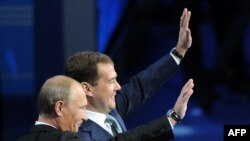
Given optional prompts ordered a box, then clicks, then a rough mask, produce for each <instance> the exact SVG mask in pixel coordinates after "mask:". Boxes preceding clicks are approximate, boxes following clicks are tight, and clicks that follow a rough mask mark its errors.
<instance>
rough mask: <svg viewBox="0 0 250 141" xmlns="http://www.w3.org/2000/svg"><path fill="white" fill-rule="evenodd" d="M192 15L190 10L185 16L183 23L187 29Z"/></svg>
mask: <svg viewBox="0 0 250 141" xmlns="http://www.w3.org/2000/svg"><path fill="white" fill-rule="evenodd" d="M190 17H191V12H190V11H188V12H187V14H186V17H185V21H184V25H183V26H184V28H185V29H188V27H189V20H190Z"/></svg>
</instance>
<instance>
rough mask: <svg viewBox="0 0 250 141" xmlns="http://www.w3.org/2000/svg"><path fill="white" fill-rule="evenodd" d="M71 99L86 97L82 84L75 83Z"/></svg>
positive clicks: (71, 91)
mask: <svg viewBox="0 0 250 141" xmlns="http://www.w3.org/2000/svg"><path fill="white" fill-rule="evenodd" d="M70 93H71V99H72V100H73V99H78V98H79V97H82V98H84V97H85V96H86V94H85V92H84V90H83V88H82V86H81V84H78V83H76V84H73V85H72V87H71V90H70Z"/></svg>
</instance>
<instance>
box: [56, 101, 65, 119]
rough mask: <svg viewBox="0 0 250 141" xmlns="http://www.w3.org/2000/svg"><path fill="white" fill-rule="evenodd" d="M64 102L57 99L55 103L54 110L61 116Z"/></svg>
mask: <svg viewBox="0 0 250 141" xmlns="http://www.w3.org/2000/svg"><path fill="white" fill-rule="evenodd" d="M64 105H65V104H64V102H63V101H57V102H56V103H55V112H56V114H57V115H58V116H61V115H62V112H63V108H64Z"/></svg>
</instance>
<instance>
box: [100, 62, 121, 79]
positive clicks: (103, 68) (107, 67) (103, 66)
mask: <svg viewBox="0 0 250 141" xmlns="http://www.w3.org/2000/svg"><path fill="white" fill-rule="evenodd" d="M97 69H98V74H99V75H100V77H105V78H107V79H110V78H112V77H116V76H117V74H116V71H115V68H114V65H113V64H111V63H98V64H97Z"/></svg>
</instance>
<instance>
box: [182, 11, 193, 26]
mask: <svg viewBox="0 0 250 141" xmlns="http://www.w3.org/2000/svg"><path fill="white" fill-rule="evenodd" d="M190 17H191V12H190V11H188V10H187V8H184V10H183V12H182V15H181V21H180V27H181V28H185V29H188V27H189V20H190Z"/></svg>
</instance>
